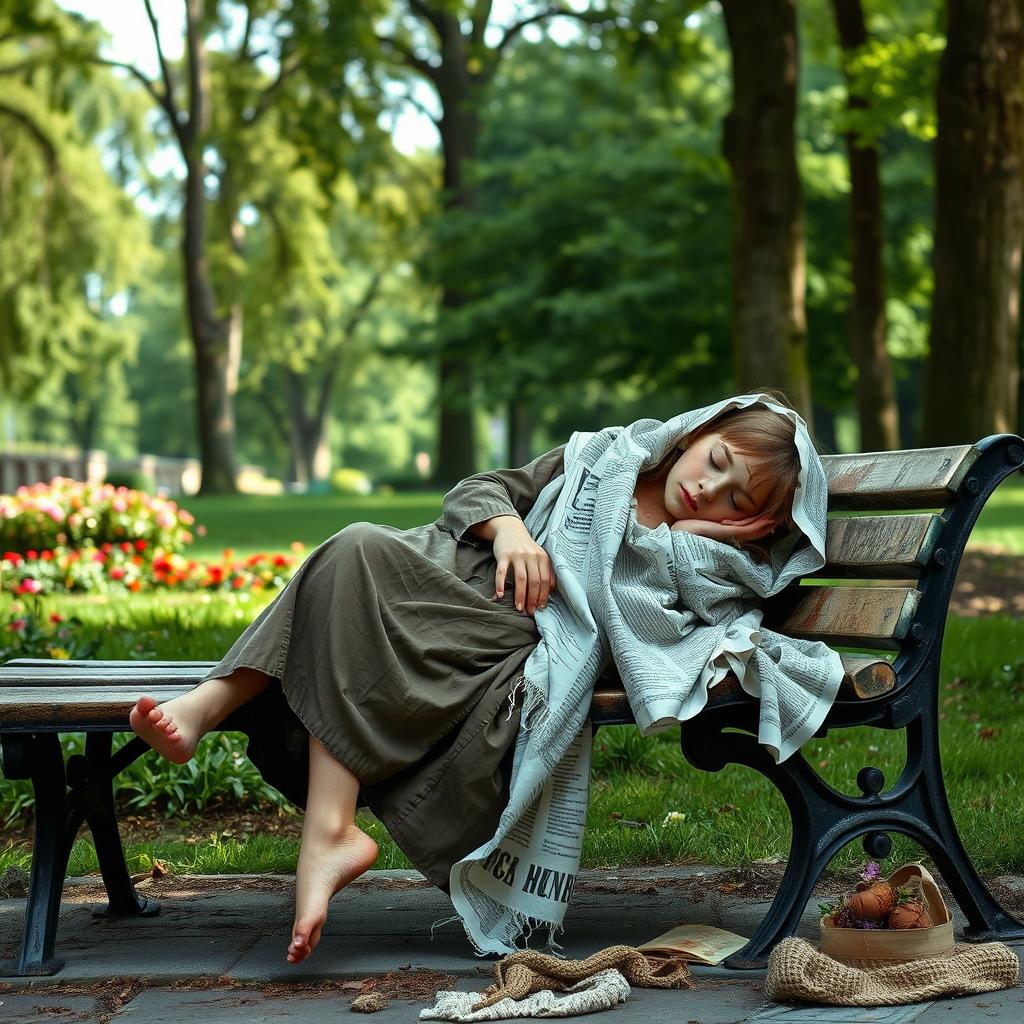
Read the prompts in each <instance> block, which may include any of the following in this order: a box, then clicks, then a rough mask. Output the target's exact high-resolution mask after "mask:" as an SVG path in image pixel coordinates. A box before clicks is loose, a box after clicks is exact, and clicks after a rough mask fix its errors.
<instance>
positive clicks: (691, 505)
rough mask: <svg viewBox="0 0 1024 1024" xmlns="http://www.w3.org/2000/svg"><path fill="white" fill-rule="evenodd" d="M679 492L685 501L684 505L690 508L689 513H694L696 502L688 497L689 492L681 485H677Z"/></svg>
mask: <svg viewBox="0 0 1024 1024" xmlns="http://www.w3.org/2000/svg"><path fill="white" fill-rule="evenodd" d="M679 490H680V491H682V492H683V499H684V500H685V501H686V504H687V505H689V506H690V511H691V512H696V511H697V502H695V501H694V500H693V498H691V497H690V492H689V491H687V489H686V488H685V487H683V485H682V484H680V485H679Z"/></svg>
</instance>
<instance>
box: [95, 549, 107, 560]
mask: <svg viewBox="0 0 1024 1024" xmlns="http://www.w3.org/2000/svg"><path fill="white" fill-rule="evenodd" d="M92 560H93V561H94V562H105V561H106V560H107V556H106V555H105V554H104V553H103V552H102V551H97V552H96V553H95V554H94V555H93V556H92Z"/></svg>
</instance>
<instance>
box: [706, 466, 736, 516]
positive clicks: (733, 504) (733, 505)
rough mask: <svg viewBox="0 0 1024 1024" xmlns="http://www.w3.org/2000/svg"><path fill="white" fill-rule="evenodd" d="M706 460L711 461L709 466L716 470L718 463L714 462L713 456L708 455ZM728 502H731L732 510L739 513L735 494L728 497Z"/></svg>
mask: <svg viewBox="0 0 1024 1024" xmlns="http://www.w3.org/2000/svg"><path fill="white" fill-rule="evenodd" d="M708 458H709V460H710V461H711V465H712V466H714V467H715V469H718V463H717V462H715V457H714V455H709V456H708ZM729 500H730V501H731V502H732V507H733V508H734V509H736V511H737V512H739V510H740V507H739V505H737V504H736V495H735V494H730V495H729Z"/></svg>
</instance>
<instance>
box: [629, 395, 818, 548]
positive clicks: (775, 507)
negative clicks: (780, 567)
mask: <svg viewBox="0 0 1024 1024" xmlns="http://www.w3.org/2000/svg"><path fill="white" fill-rule="evenodd" d="M771 398H772V400H773V401H775V402H777V403H778V404H779V405H784V406H786V407H787V408H791V406H790V404H789V402H788V401H786V400H785V398H782V397H781V396H778V395H776V394H772V395H771ZM714 433H718V434H721V435H722V437H723V439H724V440H726V441H727V442H728V443H729V446H730V447H731V448H733V449H734V450H735V451H737V452H739V453H740V454H741V455H746V456H747V457H748V458H749V459H750V460H751V462H750V483H751V487H752V488H756V487H758V485H759V484H760V482H761V481H762V480H769V481H771V484H770V488H769V490H768V497H767V500H766V502H765V506H764V510H763V514H765V515H768V516H771V517H772V518H773V519H777V520H778V521H779V525H778V526H777V527H776V528H775V529H774V530H773V531H772V532H771V533H770V534H768V535H767V536H765V537H762V538H760V539H758V540H755V541H745V542H741V543H740V545H739V546H741V547H743V548H745V549H747V550H748V551H750V552H751V553H752V554H754V555H755V556H756V557H757V558H758V560H759V561H766V560H767V559H768V557H769V550H770V548H771V544H772V542H773V540H775V539H778V537H779V536H781V535H782V534H783V533H786V532H788V531H790V530H792V529H794V528H795V527H796V523H795V522H794V521H793V499H794V497H795V496H796V489H797V486H798V484H799V479H800V454H799V452H798V451H797V448H796V427H795V426H794V424H793V422H792V421H791V420H789V419H788V418H787V417H785V416H783V415H781V414H780V413H777V412H773V411H772V410H771V409H767V408H765V407H764V406H763V405H754V406H748V407H747V408H745V409H728V410H726V411H725V412H723V413H720V414H719V415H718V416H716V417H715V418H714V419H711V420H709V421H708V422H707V423H702V424H701V425H700V426H699V427H697V428H696V429H694V430H693V431H692V432H691V433H689V434H687V435H686V437H684V438H682V439H681V440H680V441H679V442H678V444H677V446H676V447H674V448H672V449H671V450H670V451H669V453H668V454H667V455H666V456H665V457H664V458H663V459H662V460H661V462H659V463H658V464H657V465H656V466H654V467H653V468H651V469H649V470H647V471H645V472H643V473H641V474H640V477H641V478H642V479H645V480H648V481H656V480H660V479H664V478H665V477H667V476H668V474H669V473H670V472H671V470H672V467H673V466H674V465H675V464H676V461H677V460H678V459H679V457H680V456H681V455H682V454H683V450H684V449H685V448H686V447H687V446H689V445H691V444H693V443H694V442H695V441H699V440H700V439H701V438H702V437H705V436H706V435H708V434H714Z"/></svg>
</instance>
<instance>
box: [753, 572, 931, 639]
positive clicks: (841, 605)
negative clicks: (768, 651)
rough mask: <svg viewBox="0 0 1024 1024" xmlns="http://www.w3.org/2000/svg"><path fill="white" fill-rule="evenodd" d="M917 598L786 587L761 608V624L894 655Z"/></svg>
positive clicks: (870, 590)
mask: <svg viewBox="0 0 1024 1024" xmlns="http://www.w3.org/2000/svg"><path fill="white" fill-rule="evenodd" d="M920 598H921V594H920V592H919V591H917V590H914V589H913V588H912V587H828V586H820V587H819V586H807V587H790V588H789V589H788V590H786V591H784V592H783V593H782V594H780V595H779V596H778V597H776V598H772V599H771V600H770V601H769V602H768V603H767V604H766V607H765V616H764V624H765V625H766V626H767V627H768V628H770V629H774V630H776V631H777V632H779V633H786V634H787V635H789V636H797V637H805V638H807V639H811V640H823V641H824V642H825V643H827V644H833V645H834V644H841V645H845V646H850V647H875V648H881V649H883V650H898V649H899V647H900V641H901V640H902V639H903V638H904V637H905V636H906V635H907V632H908V630H909V629H910V624H911V622H912V621H913V618H914V612H915V611H916V610H917V605H918V602H919V601H920Z"/></svg>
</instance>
